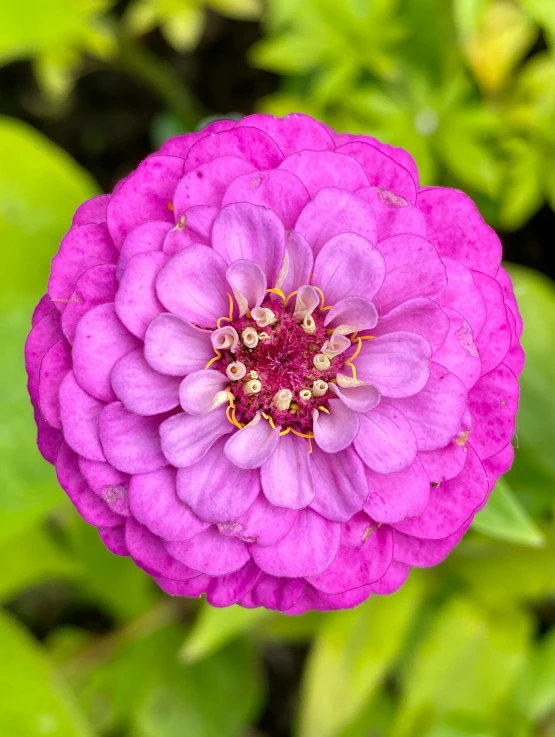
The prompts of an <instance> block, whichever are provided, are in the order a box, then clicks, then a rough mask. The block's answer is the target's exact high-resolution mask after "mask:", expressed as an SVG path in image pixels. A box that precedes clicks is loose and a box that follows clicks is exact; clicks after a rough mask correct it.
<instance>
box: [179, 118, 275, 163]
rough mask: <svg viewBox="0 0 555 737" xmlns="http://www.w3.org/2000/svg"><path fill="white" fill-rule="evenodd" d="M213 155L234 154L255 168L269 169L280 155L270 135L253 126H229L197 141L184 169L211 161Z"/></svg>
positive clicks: (213, 157)
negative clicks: (227, 128)
mask: <svg viewBox="0 0 555 737" xmlns="http://www.w3.org/2000/svg"><path fill="white" fill-rule="evenodd" d="M217 156H237V157H239V158H241V159H245V161H248V162H249V163H250V164H252V165H253V166H254V167H256V168H257V169H273V168H274V167H277V166H278V165H279V163H280V161H281V160H282V159H283V155H282V153H281V151H280V150H279V148H278V147H277V146H276V144H275V143H274V142H273V141H272V139H271V138H270V136H268V135H266V133H263V132H262V131H261V130H258V129H257V128H249V127H247V126H245V127H244V128H237V127H235V128H232V129H231V130H227V131H222V132H221V133H218V135H210V136H205V137H204V138H201V139H200V141H197V142H196V143H195V144H194V146H193V147H192V148H191V150H190V151H189V153H188V155H187V158H186V160H185V171H187V172H188V171H191V170H192V169H194V168H196V167H198V166H200V165H201V164H205V163H206V162H208V161H212V160H213V159H215V158H216V157H217Z"/></svg>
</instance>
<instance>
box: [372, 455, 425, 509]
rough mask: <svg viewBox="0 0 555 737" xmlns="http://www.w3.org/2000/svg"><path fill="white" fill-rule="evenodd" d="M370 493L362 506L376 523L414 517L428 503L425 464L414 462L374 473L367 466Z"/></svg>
mask: <svg viewBox="0 0 555 737" xmlns="http://www.w3.org/2000/svg"><path fill="white" fill-rule="evenodd" d="M366 480H367V482H368V488H369V489H370V493H369V494H368V499H367V500H366V504H365V505H364V509H365V511H366V512H368V514H369V515H370V517H372V519H375V520H376V522H384V523H392V522H400V521H401V520H404V519H406V518H407V517H416V515H418V514H422V512H423V511H424V510H425V509H426V507H427V506H428V500H429V498H430V481H429V479H428V474H427V473H426V471H425V470H424V466H423V465H422V463H421V462H420V461H419V460H418V458H417V459H416V460H415V461H414V463H413V464H412V465H411V466H408V467H407V468H405V469H404V470H403V471H399V472H398V473H388V474H382V473H376V472H375V471H371V470H370V469H369V468H367V469H366Z"/></svg>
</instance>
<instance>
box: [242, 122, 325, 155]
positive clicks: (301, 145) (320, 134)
mask: <svg viewBox="0 0 555 737" xmlns="http://www.w3.org/2000/svg"><path fill="white" fill-rule="evenodd" d="M243 126H250V127H252V128H259V129H260V130H262V131H264V132H265V133H267V134H268V135H269V136H270V138H272V140H274V141H275V142H276V143H277V145H278V146H279V148H280V150H281V151H282V153H283V155H284V156H290V155H291V154H294V153H295V152H296V151H303V150H305V149H310V151H331V150H333V149H334V148H335V144H334V142H333V139H332V137H331V136H330V134H329V133H328V131H327V130H326V128H325V127H324V126H323V125H322V124H321V123H318V121H316V120H314V118H311V117H310V116H309V115H304V114H303V113H291V114H290V115H286V116H285V117H284V118H276V117H275V116H274V115H247V116H246V117H244V118H242V119H241V120H240V121H239V122H238V123H237V128H242V127H243Z"/></svg>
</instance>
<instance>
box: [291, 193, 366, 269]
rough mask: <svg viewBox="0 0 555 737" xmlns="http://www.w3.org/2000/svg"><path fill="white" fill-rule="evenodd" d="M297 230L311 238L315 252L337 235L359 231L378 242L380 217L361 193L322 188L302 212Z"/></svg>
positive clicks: (360, 233)
mask: <svg viewBox="0 0 555 737" xmlns="http://www.w3.org/2000/svg"><path fill="white" fill-rule="evenodd" d="M295 230H296V231H297V232H298V233H300V234H301V235H302V236H304V238H305V239H306V240H307V242H308V243H309V245H310V246H312V249H313V250H314V254H315V255H317V254H318V253H319V251H320V249H321V248H322V247H323V246H324V245H325V244H326V243H327V242H328V241H330V240H331V239H332V238H333V237H334V236H335V235H339V234H340V233H356V234H357V235H360V236H362V237H363V238H366V240H367V241H369V242H370V243H376V240H377V233H376V218H375V215H374V211H373V210H372V207H371V206H370V205H369V204H368V202H365V201H364V200H363V199H361V198H360V197H357V196H356V195H354V194H351V193H350V192H345V190H344V189H337V188H335V187H330V188H325V189H321V190H320V191H319V192H318V193H317V194H316V196H315V197H314V199H313V200H312V202H309V204H308V205H307V206H306V207H305V208H304V210H303V211H302V212H301V214H300V215H299V219H298V220H297V223H296V225H295Z"/></svg>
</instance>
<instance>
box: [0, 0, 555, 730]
mask: <svg viewBox="0 0 555 737" xmlns="http://www.w3.org/2000/svg"><path fill="white" fill-rule="evenodd" d="M554 35H555V11H554V8H553V4H552V0H266V2H264V3H262V0H260V1H259V0H131V2H112V1H111V0H2V3H1V5H0V248H1V249H2V267H1V269H0V284H1V287H0V331H1V335H0V345H1V346H2V360H1V362H0V385H1V391H0V413H1V417H0V455H1V458H0V737H42V736H46V737H48V736H52V737H289V736H292V737H549V736H553V735H555V696H554V694H555V598H554V583H555V581H554V557H553V524H552V523H553V488H554V476H555V473H554V461H553V451H554V448H555V392H554V388H555V387H554V384H555V371H554V366H553V362H554V356H555V304H554V302H555V299H554V289H553V283H552V281H550V278H549V277H553V276H554V274H555V267H554V263H555V259H553V256H551V257H550V256H549V254H550V253H551V254H553V235H554V230H555V228H554V225H555V215H554V213H553V208H554V207H555V192H554V189H555V186H554V184H555V160H554V156H555V142H554V133H555V128H554V116H553V106H554V99H555V66H554V61H553V43H554ZM253 111H265V112H271V113H274V114H276V115H284V114H286V113H288V112H292V111H300V112H307V113H309V114H311V115H313V116H315V117H317V118H319V119H321V120H324V121H325V122H327V123H329V124H330V125H332V126H334V127H335V128H336V129H337V130H340V131H351V132H360V133H368V134H371V135H375V136H378V137H379V138H381V139H382V140H383V141H386V142H388V143H392V144H395V145H400V146H403V147H405V148H407V149H408V150H409V151H410V152H411V153H412V154H413V156H414V157H415V158H416V160H417V162H418V164H419V167H420V171H421V173H422V180H423V182H424V183H425V184H432V183H434V184H443V185H448V186H455V187H458V188H461V189H464V190H465V191H466V192H468V193H469V194H470V195H471V196H472V197H473V198H474V199H475V200H476V201H477V203H478V204H479V207H480V209H481V211H482V213H483V215H484V217H485V218H486V220H487V221H488V222H489V223H490V224H491V225H492V226H494V227H495V228H496V229H497V231H498V232H499V233H500V235H501V238H502V240H503V245H504V252H505V258H506V260H507V262H508V264H507V265H508V267H509V269H510V272H511V274H512V276H513V279H514V282H515V288H516V292H517V296H518V298H519V301H520V307H521V310H522V313H523V317H524V322H525V332H524V336H523V341H524V345H525V349H526V352H527V366H526V369H525V372H524V375H523V377H522V397H521V409H520V413H519V418H518V430H517V435H516V436H515V439H514V444H515V447H516V462H515V465H514V467H513V469H512V470H511V472H510V473H509V474H508V475H507V476H506V477H505V479H503V480H502V481H501V482H500V483H499V484H498V486H497V487H496V489H495V490H494V492H493V494H492V496H491V499H490V502H489V503H488V505H487V507H486V508H485V509H484V510H483V511H482V512H480V513H479V514H478V516H477V517H476V521H475V523H474V525H473V528H472V529H471V531H470V532H469V533H468V534H467V535H466V537H465V539H464V541H463V542H462V544H461V545H460V546H459V547H458V548H457V549H456V550H455V551H454V552H453V553H452V554H451V555H450V557H449V558H448V559H447V560H446V561H445V562H444V563H443V564H442V565H440V566H438V567H437V568H435V569H429V570H424V571H414V572H413V573H412V574H411V577H410V579H409V582H408V583H407V585H406V586H405V587H404V588H403V589H402V590H401V591H400V592H398V593H397V594H394V595H393V596H389V597H381V598H380V597H375V598H373V599H371V600H370V601H368V602H367V603H366V604H364V605H362V606H360V607H358V608H357V609H356V610H354V611H346V612H333V613H327V614H321V613H313V614H308V615H305V616H302V617H297V618H287V617H284V616H281V615H277V614H275V613H269V612H265V611H258V610H256V611H250V610H247V611H245V610H241V609H239V608H231V609H228V610H216V609H211V608H208V607H207V606H205V604H204V603H203V602H198V601H188V600H173V599H171V598H170V597H167V596H165V595H164V594H162V593H161V592H160V591H159V590H158V589H157V587H156V586H155V585H154V584H153V583H152V582H151V581H150V580H149V578H148V577H147V576H146V575H145V574H143V573H142V572H141V571H140V570H139V569H137V568H135V567H134V566H133V565H132V564H131V563H130V562H129V561H128V560H127V559H122V558H117V557H115V556H113V555H111V554H110V553H108V552H106V550H105V549H104V548H103V546H102V545H101V543H100V541H99V539H98V537H97V534H96V532H95V530H94V529H93V528H90V527H88V526H87V525H86V524H85V523H84V522H82V521H81V520H80V518H79V517H78V516H77V514H76V513H75V512H74V511H73V509H72V507H71V505H70V503H69V502H68V501H67V500H66V499H65V495H64V494H63V492H62V491H61V490H60V489H59V487H58V486H57V483H56V480H55V477H54V474H53V472H52V469H51V467H50V466H49V465H48V464H47V463H46V462H45V461H43V460H42V458H40V457H39V454H38V452H37V450H36V447H35V428H34V424H33V420H32V416H31V411H30V405H29V402H28V399H27V395H26V388H25V383H26V377H25V374H24V368H23V360H22V352H23V343H24V340H25V337H26V334H27V332H28V330H29V326H30V316H31V311H32V308H33V306H34V304H35V303H36V301H37V300H38V298H39V297H40V296H41V294H42V293H43V292H44V289H45V285H46V279H47V274H48V270H49V263H50V259H51V258H52V256H53V254H54V253H55V251H56V250H57V248H58V244H59V241H60V239H61V237H62V235H63V234H64V232H65V231H66V230H67V228H68V227H69V224H70V220H71V216H72V213H73V211H74V210H75V208H76V207H77V205H78V204H79V203H80V202H82V201H83V200H84V199H86V198H88V197H90V196H92V195H94V194H95V193H97V192H100V191H109V190H110V189H111V187H112V186H113V184H114V183H115V182H116V181H117V179H119V178H120V177H121V176H123V175H125V174H126V173H128V172H129V171H130V170H131V169H133V168H134V167H135V166H136V165H137V164H138V163H139V161H140V160H141V159H142V158H144V157H145V156H146V155H147V154H148V153H149V152H150V151H151V150H152V149H154V148H156V147H158V146H159V145H160V144H161V143H162V142H163V141H164V140H166V139H167V138H168V137H170V136H172V135H175V134H178V133H182V132H186V131H192V130H195V129H196V128H197V127H199V126H202V125H203V124H204V123H205V122H207V120H209V119H211V118H212V117H216V118H218V117H234V116H240V115H244V114H246V113H250V112H253Z"/></svg>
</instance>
